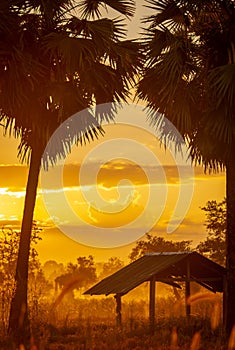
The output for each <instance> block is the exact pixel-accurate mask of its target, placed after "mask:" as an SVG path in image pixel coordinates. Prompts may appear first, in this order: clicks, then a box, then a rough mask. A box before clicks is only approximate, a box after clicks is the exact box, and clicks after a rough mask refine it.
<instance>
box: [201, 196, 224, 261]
mask: <svg viewBox="0 0 235 350" xmlns="http://www.w3.org/2000/svg"><path fill="white" fill-rule="evenodd" d="M201 209H202V210H203V211H205V213H206V224H205V226H206V231H207V238H206V239H205V240H204V241H203V242H200V243H199V245H198V246H197V248H196V249H197V250H198V251H199V253H202V254H205V255H207V256H208V257H209V258H210V259H212V260H214V261H215V262H217V263H218V264H221V265H225V260H226V225H227V222H226V221H227V220H226V218H227V210H226V199H224V200H223V201H221V202H217V201H216V200H212V201H208V202H207V203H206V205H205V207H202V208H201Z"/></svg>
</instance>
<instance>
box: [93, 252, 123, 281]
mask: <svg viewBox="0 0 235 350" xmlns="http://www.w3.org/2000/svg"><path fill="white" fill-rule="evenodd" d="M122 267H124V262H123V261H122V260H121V259H119V258H118V257H111V258H109V260H108V261H107V262H106V263H104V264H103V269H102V271H101V273H100V275H99V278H100V279H101V278H105V277H107V276H109V275H112V274H113V273H114V272H116V271H118V270H120V269H121V268H122Z"/></svg>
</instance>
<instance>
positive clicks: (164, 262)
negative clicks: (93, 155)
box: [84, 252, 226, 295]
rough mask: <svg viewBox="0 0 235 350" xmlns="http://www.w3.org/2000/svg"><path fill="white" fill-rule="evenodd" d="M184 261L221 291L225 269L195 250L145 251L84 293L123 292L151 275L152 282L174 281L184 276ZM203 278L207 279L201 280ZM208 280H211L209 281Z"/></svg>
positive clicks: (195, 274) (195, 276)
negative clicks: (174, 278) (141, 255)
mask: <svg viewBox="0 0 235 350" xmlns="http://www.w3.org/2000/svg"><path fill="white" fill-rule="evenodd" d="M187 261H188V262H189V264H190V275H191V277H192V278H193V279H195V280H196V281H197V282H199V283H200V281H201V284H204V285H205V287H208V288H210V289H213V290H214V291H218V292H222V291H223V276H224V275H225V273H226V270H225V268H223V267H222V266H220V265H218V264H216V263H214V262H213V261H211V260H209V259H207V258H205V257H204V256H202V255H201V254H198V253H197V252H170V253H169V252H167V253H165V252H162V253H148V254H145V255H144V256H143V257H141V258H140V259H138V260H136V261H134V262H132V263H131V264H129V265H127V266H125V267H123V268H122V269H120V270H119V271H117V272H115V273H114V274H112V275H111V276H108V277H106V278H104V279H103V280H102V281H100V282H99V283H97V284H96V285H94V286H93V287H91V288H90V289H88V290H87V291H86V292H85V293H84V294H90V295H100V294H105V295H109V294H121V295H123V294H126V293H128V292H129V291H130V290H132V289H134V288H135V287H137V286H138V285H140V284H141V283H143V282H145V281H149V280H150V279H151V278H152V277H153V276H155V278H156V281H162V280H164V283H169V284H174V282H173V280H172V277H182V278H185V276H186V274H187ZM205 279H207V281H205ZM210 279H211V280H210Z"/></svg>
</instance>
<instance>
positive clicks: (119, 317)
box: [114, 294, 122, 327]
mask: <svg viewBox="0 0 235 350" xmlns="http://www.w3.org/2000/svg"><path fill="white" fill-rule="evenodd" d="M114 298H115V299H116V324H117V327H121V326H122V300H121V294H116V295H115V296H114Z"/></svg>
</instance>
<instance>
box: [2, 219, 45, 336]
mask: <svg viewBox="0 0 235 350" xmlns="http://www.w3.org/2000/svg"><path fill="white" fill-rule="evenodd" d="M41 231H42V230H41V229H40V228H39V227H38V226H37V225H36V223H34V224H33V230H32V236H31V248H30V254H29V285H30V293H29V294H30V297H31V298H32V297H33V294H35V293H34V290H33V289H32V283H33V281H34V283H36V284H37V285H38V276H39V274H41V272H40V262H39V259H38V252H37V250H36V248H35V245H36V244H37V242H38V241H39V240H40V239H41V237H40V235H39V234H40V232H41ZM19 241H20V231H18V230H15V229H12V228H10V227H3V228H2V229H1V231H0V293H1V304H0V308H1V312H0V313H1V323H2V328H3V329H4V331H5V330H6V329H7V321H8V318H9V311H10V301H11V298H12V295H13V293H14V289H15V278H14V277H15V271H16V263H17V256H18V249H19ZM37 290H38V289H37Z"/></svg>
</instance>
